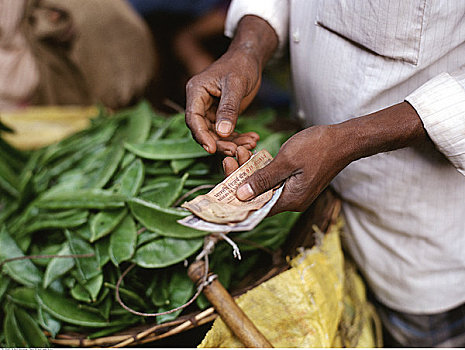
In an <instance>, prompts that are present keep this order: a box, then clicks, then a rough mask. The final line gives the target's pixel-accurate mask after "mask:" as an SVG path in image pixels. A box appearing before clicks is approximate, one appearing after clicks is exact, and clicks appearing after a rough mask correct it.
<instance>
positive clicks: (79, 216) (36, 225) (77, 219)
mask: <svg viewBox="0 0 465 350" xmlns="http://www.w3.org/2000/svg"><path fill="white" fill-rule="evenodd" d="M88 216H89V212H88V211H79V212H76V213H73V214H71V215H69V216H65V217H55V218H48V217H47V216H45V217H43V216H42V215H40V214H39V215H38V216H37V217H35V218H34V220H33V221H32V222H31V223H30V224H29V225H27V226H26V227H25V228H24V229H23V230H21V231H20V232H19V233H18V234H17V236H16V237H17V238H21V237H24V236H26V235H27V234H29V233H32V232H36V231H40V230H44V229H55V228H73V227H77V226H80V225H82V224H84V223H86V222H87V217H88Z"/></svg>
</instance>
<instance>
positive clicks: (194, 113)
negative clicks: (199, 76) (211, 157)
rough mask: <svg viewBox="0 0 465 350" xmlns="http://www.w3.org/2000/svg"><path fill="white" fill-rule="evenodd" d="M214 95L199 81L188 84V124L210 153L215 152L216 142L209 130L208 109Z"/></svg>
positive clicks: (195, 136) (195, 137)
mask: <svg viewBox="0 0 465 350" xmlns="http://www.w3.org/2000/svg"><path fill="white" fill-rule="evenodd" d="M212 100H213V99H212V97H211V95H210V94H209V93H208V91H206V89H204V88H203V87H199V83H195V81H192V80H191V81H189V83H188V84H187V86H186V117H185V118H186V124H187V126H188V127H189V129H190V130H191V132H192V136H193V137H194V139H195V140H196V141H197V142H198V143H200V144H201V145H202V146H203V148H205V150H206V151H207V152H209V153H215V151H216V142H215V140H214V139H213V138H212V137H211V135H210V133H209V132H208V124H207V121H208V119H207V116H206V111H207V110H208V109H209V108H210V106H211V104H212Z"/></svg>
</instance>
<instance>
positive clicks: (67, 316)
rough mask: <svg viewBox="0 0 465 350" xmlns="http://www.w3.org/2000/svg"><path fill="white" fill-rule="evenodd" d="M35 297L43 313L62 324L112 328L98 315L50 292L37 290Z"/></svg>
mask: <svg viewBox="0 0 465 350" xmlns="http://www.w3.org/2000/svg"><path fill="white" fill-rule="evenodd" d="M36 297H37V300H38V302H39V304H40V305H41V307H42V308H43V309H44V310H45V311H47V312H48V313H50V314H51V315H52V316H53V317H55V318H57V319H59V320H61V321H63V322H67V323H71V324H74V325H78V326H82V327H95V328H98V327H109V326H112V324H111V323H110V322H107V321H106V320H105V319H103V318H102V317H100V316H99V315H97V314H95V313H93V312H89V311H86V310H83V309H81V308H80V307H79V304H78V303H77V302H75V301H73V300H71V299H69V298H66V297H64V296H62V295H60V294H57V293H55V292H52V291H50V290H45V289H38V291H37V294H36Z"/></svg>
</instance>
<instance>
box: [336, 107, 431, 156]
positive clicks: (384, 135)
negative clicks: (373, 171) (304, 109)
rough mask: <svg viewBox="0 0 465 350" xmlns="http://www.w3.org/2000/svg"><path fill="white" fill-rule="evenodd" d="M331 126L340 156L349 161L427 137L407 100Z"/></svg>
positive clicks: (392, 149)
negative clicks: (339, 149)
mask: <svg viewBox="0 0 465 350" xmlns="http://www.w3.org/2000/svg"><path fill="white" fill-rule="evenodd" d="M331 129H332V133H333V134H334V136H333V137H334V139H335V140H337V142H336V143H337V147H338V148H341V151H340V152H341V158H342V159H343V160H344V161H346V162H348V163H350V162H352V161H355V160H357V159H360V158H364V157H369V156H372V155H374V154H377V153H382V152H388V151H394V150H396V149H400V148H404V147H408V146H412V145H414V144H415V143H418V142H422V141H425V140H426V139H427V136H426V132H425V129H424V127H423V123H422V122H421V119H420V117H419V116H418V114H417V113H416V111H415V109H414V108H413V107H412V106H411V105H410V104H409V103H407V102H402V103H399V104H396V105H393V106H391V107H388V108H385V109H382V110H380V111H377V112H375V113H372V114H368V115H366V116H362V117H358V118H354V119H350V120H348V121H345V122H342V123H340V124H336V125H332V126H331ZM348 163H347V164H348Z"/></svg>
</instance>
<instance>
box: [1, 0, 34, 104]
mask: <svg viewBox="0 0 465 350" xmlns="http://www.w3.org/2000/svg"><path fill="white" fill-rule="evenodd" d="M25 6H26V0H0V110H6V109H13V108H16V107H19V106H21V105H24V104H27V102H28V100H29V99H30V97H31V96H32V94H33V93H34V91H35V89H36V88H37V85H38V84H39V71H38V69H37V66H36V64H35V62H34V56H33V54H32V52H31V50H30V48H29V47H28V44H27V41H26V38H25V36H24V34H23V33H22V31H21V29H20V26H21V21H22V19H23V16H24V9H25Z"/></svg>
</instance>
